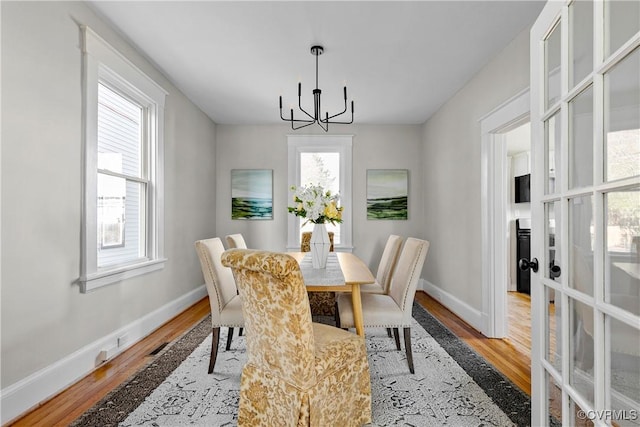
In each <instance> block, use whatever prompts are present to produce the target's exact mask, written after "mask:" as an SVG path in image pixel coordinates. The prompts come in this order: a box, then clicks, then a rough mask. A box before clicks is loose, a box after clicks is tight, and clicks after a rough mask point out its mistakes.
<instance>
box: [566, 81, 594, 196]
mask: <svg viewBox="0 0 640 427" xmlns="http://www.w3.org/2000/svg"><path fill="white" fill-rule="evenodd" d="M591 184H593V87H591V86H590V87H589V88H588V89H586V90H584V91H582V92H581V93H580V94H579V95H578V96H576V97H575V98H573V99H572V100H571V101H569V188H576V187H586V186H589V185H591Z"/></svg>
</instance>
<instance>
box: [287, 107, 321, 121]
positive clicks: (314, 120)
mask: <svg viewBox="0 0 640 427" xmlns="http://www.w3.org/2000/svg"><path fill="white" fill-rule="evenodd" d="M280 118H281V119H282V120H284V121H285V122H296V123H297V122H300V123H311V124H313V123H315V120H301V119H287V118H284V117H282V109H281V110H280Z"/></svg>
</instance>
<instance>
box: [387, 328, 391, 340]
mask: <svg viewBox="0 0 640 427" xmlns="http://www.w3.org/2000/svg"><path fill="white" fill-rule="evenodd" d="M387 335H388V336H389V338H391V328H387Z"/></svg>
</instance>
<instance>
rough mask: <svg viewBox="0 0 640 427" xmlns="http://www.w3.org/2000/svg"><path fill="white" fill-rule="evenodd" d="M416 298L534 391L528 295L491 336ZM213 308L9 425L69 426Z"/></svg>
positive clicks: (187, 315)
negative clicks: (504, 332)
mask: <svg viewBox="0 0 640 427" xmlns="http://www.w3.org/2000/svg"><path fill="white" fill-rule="evenodd" d="M416 301H417V302H418V303H419V304H421V305H422V306H423V307H424V308H426V309H427V310H428V311H429V312H430V313H431V314H432V315H433V316H434V317H436V318H437V319H438V320H439V321H440V322H441V323H442V324H444V325H445V326H446V327H447V328H449V329H450V330H451V331H452V332H453V333H454V334H456V335H457V336H458V337H460V338H461V339H462V340H464V341H465V342H466V343H467V344H468V345H469V346H470V347H472V348H473V349H474V350H475V351H476V352H477V353H478V354H480V355H481V356H483V357H484V358H485V359H486V360H487V361H488V362H490V363H491V364H492V365H494V366H495V367H496V368H497V369H498V370H499V371H501V372H502V373H503V374H504V375H505V376H506V377H507V378H509V379H510V380H511V381H512V382H513V383H514V384H515V385H517V386H518V387H520V388H521V389H522V390H523V391H525V392H526V393H527V394H529V395H530V394H531V374H530V348H531V341H530V340H531V333H530V332H529V325H530V317H527V316H529V305H530V300H529V298H528V296H527V295H523V294H518V293H515V292H510V293H509V298H508V301H509V303H508V305H509V325H510V326H509V338H507V339H491V338H486V337H484V336H483V335H482V334H480V333H479V332H478V331H476V330H475V329H473V328H472V327H471V326H469V325H468V324H467V323H465V322H464V321H463V320H461V319H460V318H458V317H457V316H456V315H454V314H453V313H452V312H451V311H449V310H448V309H447V308H445V307H444V306H442V305H441V304H440V303H438V302H437V301H436V300H434V299H433V298H431V297H430V296H428V295H427V294H426V293H424V292H422V291H419V292H418V293H417V294H416ZM208 313H209V301H208V300H207V299H206V298H205V299H203V300H201V301H199V302H198V303H196V304H195V305H193V306H192V307H190V308H189V309H188V310H186V311H185V312H183V313H181V314H179V315H178V316H176V317H175V318H173V319H172V320H170V321H169V322H167V323H166V324H164V325H163V326H161V327H160V328H159V329H158V330H156V331H155V332H153V333H152V334H151V335H149V336H148V337H146V338H145V339H144V340H142V341H141V342H139V343H137V344H135V345H133V346H132V347H131V348H129V349H127V350H126V351H125V352H124V353H122V354H120V355H119V356H117V357H116V358H114V359H113V360H111V361H109V362H107V363H105V364H104V365H103V366H101V367H99V368H98V369H96V370H95V371H94V372H92V373H91V374H89V375H87V376H86V377H85V378H83V379H82V380H80V381H79V382H77V383H76V384H74V385H72V386H70V387H69V388H68V389H66V390H64V391H62V392H60V393H59V394H58V395H56V396H54V397H52V398H51V399H49V400H48V401H46V402H44V403H42V404H40V405H38V407H36V408H34V409H33V410H31V411H29V412H28V413H27V414H25V415H24V416H22V417H21V418H18V419H17V420H14V421H13V422H11V423H9V424H7V425H8V426H65V425H68V424H69V423H71V422H72V421H73V420H75V419H76V418H77V417H79V416H80V415H81V414H82V413H83V412H84V411H86V410H87V409H89V408H90V407H91V406H93V405H94V404H95V403H96V402H98V401H99V400H100V399H101V398H102V397H103V396H104V395H106V394H107V393H109V391H111V390H112V389H114V388H115V387H117V386H118V385H119V384H120V383H122V382H123V381H125V380H126V379H127V378H128V377H129V376H131V375H132V374H133V373H134V372H136V371H137V370H138V369H140V368H141V367H142V366H144V365H145V364H147V363H148V362H149V361H150V360H151V356H150V353H151V352H152V351H153V350H154V349H156V348H157V347H158V346H160V345H162V344H163V343H166V342H170V341H173V340H174V339H176V338H177V337H179V336H180V335H182V334H183V333H185V332H186V331H187V330H189V329H190V328H191V327H192V326H193V325H195V324H197V323H198V322H199V321H200V320H201V319H202V318H203V317H204V316H206V315H207V314H208Z"/></svg>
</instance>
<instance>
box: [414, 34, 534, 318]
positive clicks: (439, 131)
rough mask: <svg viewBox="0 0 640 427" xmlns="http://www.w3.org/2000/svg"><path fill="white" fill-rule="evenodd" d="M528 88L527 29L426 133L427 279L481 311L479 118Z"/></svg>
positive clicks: (429, 124)
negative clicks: (428, 240)
mask: <svg viewBox="0 0 640 427" xmlns="http://www.w3.org/2000/svg"><path fill="white" fill-rule="evenodd" d="M528 86H529V31H528V30H526V31H523V32H522V33H520V34H519V35H518V37H516V38H515V39H514V40H513V41H512V42H511V43H510V44H509V45H508V46H507V47H506V48H505V49H504V50H503V51H502V52H501V53H500V54H498V55H497V56H496V57H495V58H493V59H492V60H491V61H490V62H488V64H487V65H486V66H485V67H484V68H483V69H482V70H481V71H480V72H479V73H478V74H476V75H475V76H474V77H473V79H472V80H471V81H469V82H468V83H467V84H466V85H465V86H464V87H463V88H462V89H461V90H460V91H459V92H458V93H457V94H456V95H455V96H454V97H453V98H451V99H450V100H449V101H447V103H446V104H445V105H443V106H442V108H441V109H440V110H439V111H438V112H437V113H436V114H435V115H433V116H432V117H431V118H430V119H429V120H428V121H427V122H426V123H425V125H424V128H423V141H424V151H423V165H424V175H423V192H424V193H423V195H424V204H425V205H424V215H425V234H426V235H427V236H429V239H430V241H431V249H430V250H429V256H428V257H427V258H428V259H427V262H426V264H425V270H424V275H423V277H424V278H425V279H426V280H428V281H429V282H430V283H431V284H433V285H435V286H437V287H439V288H441V289H442V290H443V291H445V292H447V293H449V294H451V295H453V296H454V297H455V298H457V299H459V300H460V301H462V302H463V303H466V304H468V305H469V306H471V307H472V308H474V309H476V310H482V289H481V277H482V265H481V260H482V242H481V224H480V201H481V199H480V195H481V190H482V189H481V186H480V160H481V159H480V148H481V147H480V122H479V120H480V119H481V118H482V117H483V116H485V115H486V114H488V113H489V112H491V111H492V110H493V109H495V108H496V107H498V106H499V105H500V104H502V103H503V102H505V101H507V100H508V99H510V98H512V97H513V96H515V95H516V94H518V93H519V92H520V91H522V90H524V89H526V88H527V87H528Z"/></svg>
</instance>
